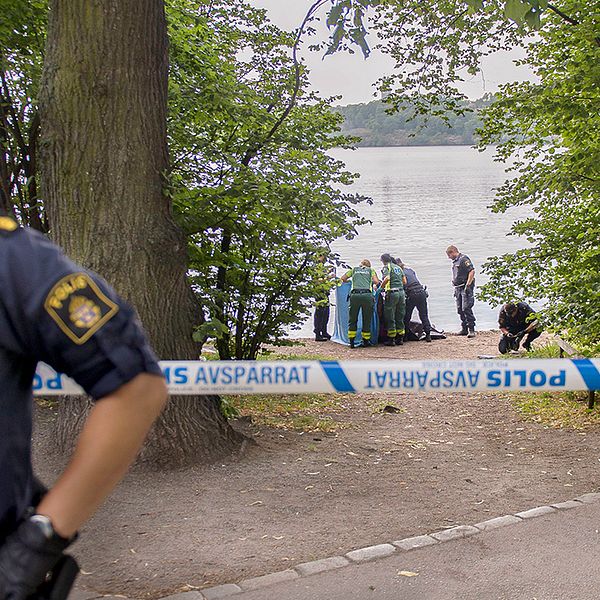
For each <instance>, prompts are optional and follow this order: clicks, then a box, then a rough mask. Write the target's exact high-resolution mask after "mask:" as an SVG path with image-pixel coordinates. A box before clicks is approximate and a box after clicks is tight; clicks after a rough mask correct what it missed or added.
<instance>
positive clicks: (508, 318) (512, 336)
mask: <svg viewBox="0 0 600 600" xmlns="http://www.w3.org/2000/svg"><path fill="white" fill-rule="evenodd" d="M498 325H499V326H500V331H501V332H502V337H501V338H500V342H499V343H498V350H499V351H500V353H501V354H507V353H508V352H509V351H510V350H518V349H519V345H520V343H521V340H522V339H523V338H525V341H524V342H523V348H525V350H527V351H529V350H531V342H533V340H535V339H536V338H538V337H540V335H542V332H541V331H540V330H539V327H538V325H539V321H538V318H537V315H536V314H535V311H534V310H533V308H531V306H529V304H527V303H526V302H508V303H507V304H505V305H504V306H503V307H502V308H501V309H500V314H499V315H498Z"/></svg>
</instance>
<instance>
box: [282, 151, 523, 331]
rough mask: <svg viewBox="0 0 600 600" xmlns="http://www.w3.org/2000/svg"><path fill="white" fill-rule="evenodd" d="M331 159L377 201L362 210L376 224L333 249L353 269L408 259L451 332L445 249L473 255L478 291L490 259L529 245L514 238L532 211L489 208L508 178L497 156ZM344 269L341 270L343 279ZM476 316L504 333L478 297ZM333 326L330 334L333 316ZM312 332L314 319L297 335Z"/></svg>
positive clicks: (351, 154) (454, 322)
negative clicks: (364, 262)
mask: <svg viewBox="0 0 600 600" xmlns="http://www.w3.org/2000/svg"><path fill="white" fill-rule="evenodd" d="M332 155H334V156H335V157H336V158H338V159H340V160H343V161H344V162H345V163H346V166H347V168H348V170H349V171H351V172H356V173H359V174H360V178H359V179H358V180H357V181H356V182H355V184H354V185H353V186H352V191H353V192H357V193H361V194H365V195H367V196H370V197H371V198H372V199H373V204H372V205H371V206H369V205H367V204H362V205H360V208H359V211H360V213H361V214H362V215H363V216H365V217H366V218H368V219H370V220H371V221H372V224H371V225H367V226H363V227H361V228H360V229H359V235H358V236H357V237H355V238H354V239H353V240H338V241H336V242H335V243H334V244H333V245H332V247H333V249H334V250H335V251H336V252H338V253H339V254H340V257H341V259H342V260H343V261H344V262H346V263H348V264H350V265H353V266H354V265H357V264H358V263H359V262H360V260H361V259H362V258H368V259H370V260H371V263H372V265H373V267H375V268H376V269H377V271H378V272H380V270H381V262H380V261H379V257H380V256H381V254H383V253H384V252H389V253H390V254H391V255H392V256H395V257H397V256H399V257H401V258H402V260H403V261H404V262H405V263H406V264H407V265H410V266H411V267H412V268H413V269H415V271H416V272H417V275H418V277H419V279H420V281H421V283H422V284H424V285H426V286H427V288H428V290H429V315H430V319H431V321H432V323H434V324H435V325H436V326H437V327H438V328H442V329H445V330H447V331H457V330H458V329H460V321H459V317H458V315H457V314H456V307H455V304H454V299H453V296H452V291H453V289H452V285H451V281H450V280H451V261H450V260H449V259H448V258H447V257H446V253H445V250H446V248H447V247H448V246H449V245H450V244H454V245H455V246H457V247H458V248H459V250H460V251H461V252H463V253H464V254H467V255H468V256H469V257H470V258H471V260H472V261H473V263H474V265H475V269H476V284H477V286H479V285H481V284H482V283H484V282H485V280H486V278H485V277H484V276H483V275H482V273H481V265H482V264H483V263H484V262H485V260H486V259H487V258H488V257H490V256H495V255H499V254H503V253H505V252H510V251H514V250H516V249H518V248H520V247H523V245H524V244H525V241H524V240H523V239H520V238H517V237H515V236H507V233H508V231H509V229H510V226H511V224H512V221H514V220H515V219H518V218H522V217H523V216H525V215H526V214H527V212H526V209H511V211H510V212H509V213H508V214H504V215H502V214H493V213H492V212H491V211H490V210H489V208H488V207H489V205H490V204H491V202H492V200H493V198H494V189H495V188H497V187H498V186H500V185H501V184H502V182H503V181H504V180H505V179H506V174H505V172H504V165H502V164H499V163H496V162H494V161H493V155H492V152H485V153H480V152H477V151H476V150H474V149H473V148H471V147H468V146H433V147H432V146H427V147H398V148H358V149H357V150H340V149H338V150H335V151H333V152H332ZM344 271H345V269H342V268H338V269H337V274H338V275H342V274H343V272H344ZM332 310H335V308H332ZM474 312H475V317H476V318H477V328H478V329H492V328H497V326H498V323H497V312H498V311H497V310H496V309H494V310H493V309H492V308H491V307H490V306H489V305H487V304H486V303H483V302H481V301H479V300H477V301H476V302H475V308H474ZM416 315H417V313H416V311H415V313H414V316H415V318H416ZM329 323H330V328H329V329H330V332H331V330H332V328H333V314H332V317H331V319H330V321H329ZM312 335H313V333H312V317H311V319H310V320H309V321H307V322H306V323H304V324H303V326H302V328H301V330H299V331H295V332H294V333H293V336H294V337H311V336H312Z"/></svg>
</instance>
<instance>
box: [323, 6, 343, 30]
mask: <svg viewBox="0 0 600 600" xmlns="http://www.w3.org/2000/svg"><path fill="white" fill-rule="evenodd" d="M343 10H344V6H343V5H342V4H341V3H340V4H334V5H333V6H332V7H331V10H330V11H329V14H328V15H327V21H326V23H327V27H329V28H331V27H333V26H334V25H336V24H337V22H338V21H339V20H340V17H341V16H342V12H343Z"/></svg>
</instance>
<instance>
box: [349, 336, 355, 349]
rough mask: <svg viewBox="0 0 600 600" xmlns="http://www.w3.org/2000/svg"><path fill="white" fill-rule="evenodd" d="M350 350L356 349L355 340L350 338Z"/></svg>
mask: <svg viewBox="0 0 600 600" xmlns="http://www.w3.org/2000/svg"><path fill="white" fill-rule="evenodd" d="M350 348H354V338H350Z"/></svg>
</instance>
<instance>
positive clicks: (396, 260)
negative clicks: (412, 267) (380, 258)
mask: <svg viewBox="0 0 600 600" xmlns="http://www.w3.org/2000/svg"><path fill="white" fill-rule="evenodd" d="M394 262H395V263H396V264H397V265H398V266H399V267H403V266H404V263H403V262H402V259H401V258H395V259H394Z"/></svg>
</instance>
